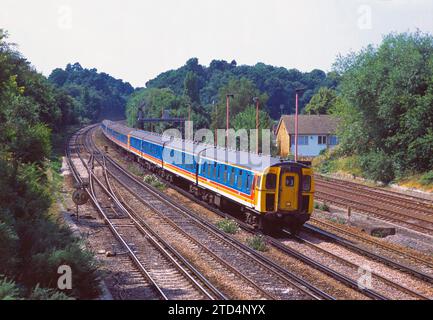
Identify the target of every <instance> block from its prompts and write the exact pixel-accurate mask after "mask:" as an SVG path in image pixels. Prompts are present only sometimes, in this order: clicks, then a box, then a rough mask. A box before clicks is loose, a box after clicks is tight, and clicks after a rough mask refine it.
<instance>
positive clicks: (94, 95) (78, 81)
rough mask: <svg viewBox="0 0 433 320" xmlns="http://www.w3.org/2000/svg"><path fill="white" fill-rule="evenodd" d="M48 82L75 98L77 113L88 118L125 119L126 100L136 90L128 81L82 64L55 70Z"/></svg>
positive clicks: (95, 119) (90, 119) (93, 119)
mask: <svg viewBox="0 0 433 320" xmlns="http://www.w3.org/2000/svg"><path fill="white" fill-rule="evenodd" d="M49 81H50V82H51V83H52V84H54V85H55V86H56V87H57V88H61V89H62V90H63V91H64V92H66V93H67V94H68V95H70V96H72V97H74V99H75V103H74V106H75V107H76V109H77V112H76V114H78V115H81V116H82V117H83V118H87V119H88V120H89V121H97V120H102V119H104V118H111V119H121V118H123V117H124V114H125V106H126V101H127V99H128V97H129V96H130V95H131V94H132V93H133V92H134V88H133V87H132V86H131V85H130V84H129V83H127V82H123V81H122V80H119V79H115V78H113V77H111V76H110V75H108V74H106V73H104V72H101V73H99V72H98V71H97V70H96V69H85V68H83V67H82V66H81V65H80V64H79V63H74V64H72V65H71V64H68V65H67V66H66V68H65V70H62V69H59V68H57V69H55V70H53V72H52V73H51V74H50V76H49Z"/></svg>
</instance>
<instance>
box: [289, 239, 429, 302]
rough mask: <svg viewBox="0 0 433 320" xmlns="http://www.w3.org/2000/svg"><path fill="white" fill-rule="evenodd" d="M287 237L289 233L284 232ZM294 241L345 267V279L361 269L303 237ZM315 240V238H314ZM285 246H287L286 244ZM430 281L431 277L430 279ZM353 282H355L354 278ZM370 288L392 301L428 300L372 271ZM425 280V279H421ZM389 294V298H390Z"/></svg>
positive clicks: (424, 296)
mask: <svg viewBox="0 0 433 320" xmlns="http://www.w3.org/2000/svg"><path fill="white" fill-rule="evenodd" d="M286 233H287V234H288V235H290V233H289V232H288V231H286ZM295 239H296V240H297V241H298V242H299V243H300V244H302V245H304V246H307V247H309V248H311V249H313V250H315V251H317V253H318V254H319V255H320V256H321V258H324V257H326V256H328V257H329V258H330V260H332V261H333V264H337V263H339V264H340V265H341V266H346V268H344V269H346V270H347V271H346V272H347V274H346V276H347V277H353V275H355V276H356V275H357V274H358V271H359V270H360V268H361V269H362V266H360V265H358V264H356V263H354V262H352V261H350V260H349V259H350V258H346V257H342V256H341V255H337V254H335V253H333V252H332V251H331V250H329V249H325V248H323V247H321V246H320V245H318V244H317V243H315V242H313V241H312V240H309V239H308V238H307V237H305V236H296V237H295ZM314 239H316V238H314ZM286 245H287V244H286ZM430 279H431V277H430ZM354 280H357V279H356V278H355V279H354ZM371 280H372V283H371V288H373V287H374V288H375V291H376V292H378V293H379V294H381V295H382V296H384V297H390V298H393V299H404V300H407V299H420V300H430V297H429V296H427V295H425V294H422V293H419V292H417V291H415V290H413V289H412V288H409V287H408V286H405V285H402V284H400V283H398V282H397V281H395V280H391V279H389V278H387V277H384V276H382V275H381V274H379V273H378V272H375V271H374V270H371ZM423 280H425V279H423ZM390 294H391V296H390Z"/></svg>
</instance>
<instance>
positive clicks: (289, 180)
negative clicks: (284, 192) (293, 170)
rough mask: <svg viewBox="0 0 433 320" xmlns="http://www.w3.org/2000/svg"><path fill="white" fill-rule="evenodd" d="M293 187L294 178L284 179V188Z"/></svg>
mask: <svg viewBox="0 0 433 320" xmlns="http://www.w3.org/2000/svg"><path fill="white" fill-rule="evenodd" d="M294 186H295V177H290V176H289V177H286V187H294Z"/></svg>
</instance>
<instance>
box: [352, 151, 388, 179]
mask: <svg viewBox="0 0 433 320" xmlns="http://www.w3.org/2000/svg"><path fill="white" fill-rule="evenodd" d="M360 165H361V168H362V169H363V172H364V174H365V177H366V178H368V179H371V180H374V181H382V182H383V183H386V184H389V183H390V182H391V181H392V180H394V178H395V174H394V164H393V161H392V159H391V158H390V157H389V156H387V155H386V154H385V152H383V151H381V150H379V151H373V152H370V153H367V154H366V155H363V156H361V157H360Z"/></svg>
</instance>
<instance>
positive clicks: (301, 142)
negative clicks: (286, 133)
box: [290, 136, 308, 146]
mask: <svg viewBox="0 0 433 320" xmlns="http://www.w3.org/2000/svg"><path fill="white" fill-rule="evenodd" d="M290 140H291V142H292V146H294V145H295V136H292V139H290ZM298 146H308V136H298Z"/></svg>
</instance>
